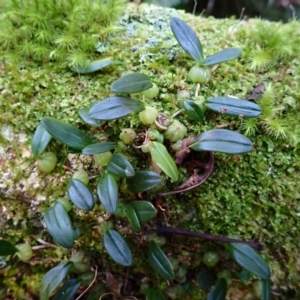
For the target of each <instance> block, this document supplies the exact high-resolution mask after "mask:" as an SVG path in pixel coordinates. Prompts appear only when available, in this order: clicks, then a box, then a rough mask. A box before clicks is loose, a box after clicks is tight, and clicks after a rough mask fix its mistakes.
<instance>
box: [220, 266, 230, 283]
mask: <svg viewBox="0 0 300 300" xmlns="http://www.w3.org/2000/svg"><path fill="white" fill-rule="evenodd" d="M217 277H218V279H220V278H224V279H226V281H227V285H230V284H231V281H232V280H231V278H232V275H231V272H230V271H229V270H227V269H225V270H223V271H221V272H218V273H217Z"/></svg>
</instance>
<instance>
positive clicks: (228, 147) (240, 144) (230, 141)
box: [189, 129, 253, 154]
mask: <svg viewBox="0 0 300 300" xmlns="http://www.w3.org/2000/svg"><path fill="white" fill-rule="evenodd" d="M189 147H190V148H191V149H193V150H194V151H216V152H224V153H229V154H239V153H245V152H249V151H250V150H251V149H252V147H253V146H252V142H251V141H250V140H249V139H248V138H246V137H245V136H243V135H242V134H240V133H237V132H235V131H231V130H227V129H213V130H209V131H206V132H203V133H202V134H199V135H197V136H196V137H195V139H193V140H192V141H191V142H190V143H189Z"/></svg>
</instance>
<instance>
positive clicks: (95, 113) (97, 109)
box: [89, 96, 144, 121]
mask: <svg viewBox="0 0 300 300" xmlns="http://www.w3.org/2000/svg"><path fill="white" fill-rule="evenodd" d="M143 109H144V104H143V103H142V102H140V101H138V100H135V99H131V98H127V97H121V96H112V97H109V98H106V99H104V100H102V101H100V102H98V103H96V104H95V105H94V106H93V107H92V108H91V109H90V112H89V116H90V118H93V119H96V120H104V121H109V120H113V119H118V118H122V117H125V116H127V115H130V114H132V113H135V112H140V111H142V110H143Z"/></svg>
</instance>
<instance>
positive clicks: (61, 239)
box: [44, 201, 75, 248]
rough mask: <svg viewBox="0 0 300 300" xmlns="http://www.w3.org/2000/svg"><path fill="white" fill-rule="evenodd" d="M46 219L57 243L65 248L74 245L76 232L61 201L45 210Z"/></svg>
mask: <svg viewBox="0 0 300 300" xmlns="http://www.w3.org/2000/svg"><path fill="white" fill-rule="evenodd" d="M44 221H45V223H46V225H47V228H48V231H49V233H50V234H51V236H52V237H53V238H54V239H55V240H56V242H57V243H59V244H60V245H61V246H63V247H65V248H72V247H73V245H74V238H75V233H74V230H73V228H72V223H71V219H70V217H69V215H68V212H67V211H66V209H65V207H64V206H63V205H62V203H61V202H59V201H57V202H56V203H55V204H54V206H52V207H50V208H48V209H47V210H46V211H45V215H44Z"/></svg>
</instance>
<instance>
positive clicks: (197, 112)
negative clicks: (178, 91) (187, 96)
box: [183, 100, 204, 121]
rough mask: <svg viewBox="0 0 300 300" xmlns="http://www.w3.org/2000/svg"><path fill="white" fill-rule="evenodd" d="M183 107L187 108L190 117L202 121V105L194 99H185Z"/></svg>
mask: <svg viewBox="0 0 300 300" xmlns="http://www.w3.org/2000/svg"><path fill="white" fill-rule="evenodd" d="M183 107H184V109H185V110H186V112H187V114H188V115H189V117H190V118H191V119H193V120H195V121H202V120H203V118H204V113H203V111H202V109H201V107H200V106H199V105H198V104H197V103H196V102H195V101H193V100H184V101H183Z"/></svg>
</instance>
